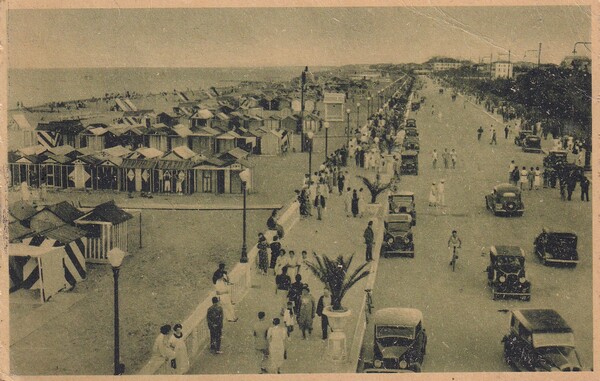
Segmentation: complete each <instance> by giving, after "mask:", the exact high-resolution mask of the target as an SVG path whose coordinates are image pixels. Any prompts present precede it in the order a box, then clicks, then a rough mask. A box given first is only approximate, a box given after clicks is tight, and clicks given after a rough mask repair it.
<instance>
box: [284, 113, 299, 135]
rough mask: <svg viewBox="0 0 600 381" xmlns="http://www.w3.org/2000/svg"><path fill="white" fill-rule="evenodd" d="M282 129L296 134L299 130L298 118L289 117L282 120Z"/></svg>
mask: <svg viewBox="0 0 600 381" xmlns="http://www.w3.org/2000/svg"><path fill="white" fill-rule="evenodd" d="M280 124H281V128H283V129H284V130H286V131H288V132H296V131H297V130H298V117H296V116H295V115H288V116H286V117H284V118H282V119H281V123H280Z"/></svg>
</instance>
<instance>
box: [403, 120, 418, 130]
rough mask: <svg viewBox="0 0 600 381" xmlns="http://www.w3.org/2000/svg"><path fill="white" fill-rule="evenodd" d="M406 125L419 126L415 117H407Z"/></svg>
mask: <svg viewBox="0 0 600 381" xmlns="http://www.w3.org/2000/svg"><path fill="white" fill-rule="evenodd" d="M405 127H413V128H417V121H416V120H415V119H406V126H405Z"/></svg>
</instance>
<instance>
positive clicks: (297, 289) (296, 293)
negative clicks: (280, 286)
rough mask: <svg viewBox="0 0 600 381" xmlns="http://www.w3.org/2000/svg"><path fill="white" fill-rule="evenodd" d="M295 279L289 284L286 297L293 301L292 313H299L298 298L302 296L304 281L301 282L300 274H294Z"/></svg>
mask: <svg viewBox="0 0 600 381" xmlns="http://www.w3.org/2000/svg"><path fill="white" fill-rule="evenodd" d="M295 279H296V281H295V282H294V283H292V284H291V285H290V290H289V291H288V294H287V298H288V300H289V301H290V302H293V303H294V313H295V314H296V315H298V313H300V299H301V298H302V289H303V288H304V283H302V275H300V274H296V278H295Z"/></svg>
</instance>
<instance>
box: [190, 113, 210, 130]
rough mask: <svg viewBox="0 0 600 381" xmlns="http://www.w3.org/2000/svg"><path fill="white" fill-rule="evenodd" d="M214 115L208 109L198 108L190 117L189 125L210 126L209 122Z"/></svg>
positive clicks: (196, 126)
mask: <svg viewBox="0 0 600 381" xmlns="http://www.w3.org/2000/svg"><path fill="white" fill-rule="evenodd" d="M214 117H215V115H214V114H213V113H212V112H211V111H210V110H208V109H202V110H198V112H196V113H195V114H194V115H192V117H191V118H190V127H191V128H202V127H211V122H212V119H213V118H214Z"/></svg>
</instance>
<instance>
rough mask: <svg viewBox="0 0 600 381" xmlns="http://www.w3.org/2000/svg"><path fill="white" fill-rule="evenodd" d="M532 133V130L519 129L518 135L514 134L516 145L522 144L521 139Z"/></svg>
mask: <svg viewBox="0 0 600 381" xmlns="http://www.w3.org/2000/svg"><path fill="white" fill-rule="evenodd" d="M529 135H533V130H521V131H519V135H517V136H515V144H516V145H518V146H522V145H523V139H525V137H526V136H529Z"/></svg>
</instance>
